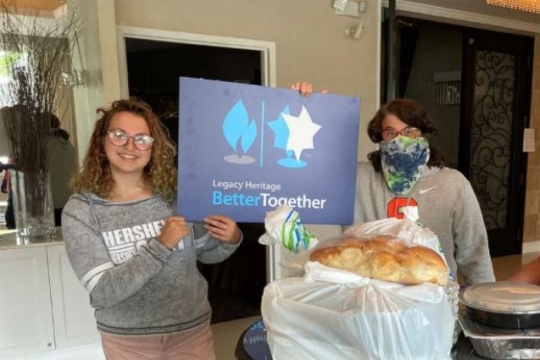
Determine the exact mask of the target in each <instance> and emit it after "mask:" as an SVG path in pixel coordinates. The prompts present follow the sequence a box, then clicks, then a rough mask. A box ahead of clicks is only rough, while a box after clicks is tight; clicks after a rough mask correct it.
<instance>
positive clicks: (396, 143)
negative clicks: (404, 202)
mask: <svg viewBox="0 0 540 360" xmlns="http://www.w3.org/2000/svg"><path fill="white" fill-rule="evenodd" d="M380 151H381V165H382V172H383V176H384V179H385V180H386V183H387V184H388V187H389V188H390V190H392V192H394V193H396V194H400V195H405V194H408V193H409V191H411V189H412V188H413V187H414V185H415V184H416V182H417V181H418V179H419V178H420V172H421V171H422V169H423V168H424V166H425V165H426V164H427V162H428V160H429V143H428V141H427V140H426V139H425V138H424V137H419V138H416V139H411V138H408V137H406V136H397V137H396V138H395V139H392V140H390V141H383V142H381V143H380Z"/></svg>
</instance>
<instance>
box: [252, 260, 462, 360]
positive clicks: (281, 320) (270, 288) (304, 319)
mask: <svg viewBox="0 0 540 360" xmlns="http://www.w3.org/2000/svg"><path fill="white" fill-rule="evenodd" d="M261 311H262V316H263V319H264V323H265V326H266V328H267V340H268V344H269V346H270V350H271V352H272V357H273V359H274V360H284V359H286V360H294V359H302V360H305V359H332V360H340V359H343V360H345V359H346V360H350V359H366V360H388V359H392V360H398V359H410V360H424V359H425V360H445V359H450V350H451V347H452V334H453V331H454V318H453V315H452V310H451V307H450V304H449V303H448V301H446V295H445V291H444V288H442V287H440V286H437V285H434V284H428V283H424V284H420V285H415V286H404V285H401V284H396V283H390V282H385V281H377V280H372V279H368V278H364V277H361V276H358V275H355V274H353V273H350V272H346V271H341V270H335V269H330V268H327V267H325V266H323V265H321V264H319V263H316V262H308V263H306V278H305V279H304V278H288V279H282V280H278V281H274V282H272V283H270V284H269V285H267V286H266V288H265V290H264V294H263V299H262V306H261Z"/></svg>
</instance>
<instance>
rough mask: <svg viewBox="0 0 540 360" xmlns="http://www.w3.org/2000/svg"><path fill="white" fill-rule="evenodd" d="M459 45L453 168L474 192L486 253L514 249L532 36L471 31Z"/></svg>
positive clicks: (520, 212)
mask: <svg viewBox="0 0 540 360" xmlns="http://www.w3.org/2000/svg"><path fill="white" fill-rule="evenodd" d="M464 47H465V49H464V50H465V58H464V60H465V62H464V67H463V69H464V76H463V77H464V81H463V89H462V90H463V94H464V96H463V107H462V111H463V116H462V119H461V129H462V131H461V139H460V140H461V141H460V142H461V144H462V145H461V146H460V161H459V167H460V170H461V171H462V172H463V173H464V174H465V175H466V176H467V177H468V178H469V180H470V181H471V184H472V186H473V188H474V190H475V193H476V195H477V197H478V201H479V203H480V207H481V208H482V213H483V216H484V220H485V224H486V227H487V229H488V235H489V242H490V251H491V254H492V256H502V255H510V254H520V253H521V246H522V227H523V212H524V191H525V184H524V178H525V171H526V156H525V155H524V153H523V151H522V147H523V129H524V127H525V126H527V124H528V114H529V108H530V84H531V71H530V64H529V62H530V55H531V52H532V40H531V39H529V38H526V37H520V36H513V35H506V34H500V33H492V32H486V31H474V32H466V33H465V34H464Z"/></svg>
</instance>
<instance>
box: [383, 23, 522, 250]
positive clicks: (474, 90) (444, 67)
mask: <svg viewBox="0 0 540 360" xmlns="http://www.w3.org/2000/svg"><path fill="white" fill-rule="evenodd" d="M387 21H389V20H387ZM395 24H396V25H395V27H394V29H395V36H396V39H397V41H396V43H395V44H396V48H395V54H396V59H395V64H396V66H395V69H396V81H395V89H396V90H395V91H396V94H395V97H406V98H412V99H415V100H417V101H419V102H420V103H422V104H423V106H424V107H425V108H426V110H427V112H428V114H430V117H431V119H432V120H433V122H434V125H435V127H436V128H437V130H438V134H437V135H435V136H434V143H435V144H436V145H437V146H438V147H440V148H441V150H443V152H444V153H445V155H446V165H447V166H449V167H452V168H455V169H458V170H459V171H461V172H462V173H463V174H464V175H465V176H466V177H467V178H468V179H469V181H470V182H471V184H472V187H473V189H474V191H475V193H476V195H477V197H478V201H479V203H480V207H481V209H482V214H483V217H484V222H485V224H486V228H487V230H488V238H489V247H490V253H491V255H492V257H497V256H503V255H512V254H521V252H522V242H523V234H522V228H523V216H524V203H525V183H524V179H525V178H526V161H527V155H526V153H523V151H522V146H523V129H524V128H525V127H527V126H528V119H529V109H530V96H531V79H532V73H531V66H530V62H531V59H532V54H533V38H531V37H527V36H518V35H510V34H505V33H498V32H491V31H485V30H479V29H473V28H467V27H460V26H454V25H448V24H441V23H436V22H431V21H426V20H419V19H412V18H407V17H397V18H396V19H395ZM383 48H384V47H383Z"/></svg>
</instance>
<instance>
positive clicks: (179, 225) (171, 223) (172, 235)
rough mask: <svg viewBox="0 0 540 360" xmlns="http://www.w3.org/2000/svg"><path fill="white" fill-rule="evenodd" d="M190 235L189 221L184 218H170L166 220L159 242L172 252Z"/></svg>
mask: <svg viewBox="0 0 540 360" xmlns="http://www.w3.org/2000/svg"><path fill="white" fill-rule="evenodd" d="M188 234H189V227H188V223H187V220H186V219H185V218H184V217H182V216H170V217H168V218H167V220H165V225H164V226H163V228H162V229H161V234H160V235H159V237H158V241H159V242H160V243H161V245H163V246H165V247H166V248H167V249H169V250H172V249H174V247H175V246H176V245H177V244H178V243H179V242H180V240H182V238H183V237H184V236H186V235H188Z"/></svg>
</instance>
